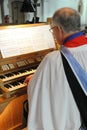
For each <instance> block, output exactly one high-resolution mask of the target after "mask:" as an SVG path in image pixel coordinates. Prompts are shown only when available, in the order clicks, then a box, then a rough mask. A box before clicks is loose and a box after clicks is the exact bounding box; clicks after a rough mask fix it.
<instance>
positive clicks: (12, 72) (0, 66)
mask: <svg viewBox="0 0 87 130" xmlns="http://www.w3.org/2000/svg"><path fill="white" fill-rule="evenodd" d="M52 50H53V49H52V48H51V49H46V50H42V51H38V52H33V53H28V54H23V55H19V56H13V57H10V58H2V59H0V89H1V91H2V93H9V95H10V94H12V93H16V92H17V91H19V90H20V89H22V88H25V90H26V84H24V83H23V82H24V79H25V77H26V76H28V75H31V74H33V73H35V71H36V68H37V66H38V65H39V63H40V62H41V61H42V59H43V57H44V56H45V55H46V54H47V53H49V52H51V51H52ZM23 90H24V89H23ZM20 91H21V90H20Z"/></svg>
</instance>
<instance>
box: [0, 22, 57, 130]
mask: <svg viewBox="0 0 87 130" xmlns="http://www.w3.org/2000/svg"><path fill="white" fill-rule="evenodd" d="M43 26H44V27H45V26H46V24H43V23H42V24H34V25H26V24H25V25H16V26H15V25H13V26H10V27H1V29H0V34H1V35H2V37H3V38H5V36H6V39H5V40H7V41H6V44H5V43H4V42H5V41H3V40H2V38H0V42H1V43H0V44H1V47H0V48H1V50H0V130H21V129H22V125H23V102H24V101H25V100H26V99H27V86H26V84H24V79H25V77H26V76H28V75H31V74H33V73H35V71H36V68H37V67H38V65H39V64H40V62H41V61H42V59H43V57H44V56H45V55H46V54H47V53H49V52H51V51H53V50H54V49H55V46H53V45H51V46H49V47H47V46H46V45H45V46H43V45H42V46H41V45H39V46H40V49H37V50H36V47H37V48H38V46H37V45H36V47H35V49H32V50H31V49H29V50H25V51H24V52H23V48H24V47H25V46H23V45H22V51H21V52H20V53H19V54H18V52H19V50H20V46H18V45H19V44H20V42H30V41H28V36H24V39H23V35H24V34H23V35H21V34H19V35H20V36H19V38H20V39H18V38H17V35H18V34H17V33H18V31H19V30H17V32H16V35H15V34H14V33H13V34H11V32H14V31H15V29H22V30H23V29H24V30H25V31H27V30H28V28H29V29H30V30H33V29H34V28H35V27H40V28H41V27H43ZM47 26H48V25H47ZM31 27H33V28H31ZM40 28H39V29H38V28H37V29H36V30H35V31H36V35H39V32H40ZM46 28H48V27H46ZM9 29H13V30H11V32H9ZM3 30H4V31H5V30H6V32H3ZM33 31H34V30H33ZM35 31H34V33H35ZM41 31H43V34H44V33H45V32H44V29H43V28H42V30H41ZM19 32H21V30H20V31H19ZM37 32H38V33H37ZM4 33H5V35H4ZM22 33H23V32H22ZM24 33H25V32H24ZM8 34H10V37H8ZM3 35H4V36H3ZM11 35H15V36H14V38H15V39H16V40H17V41H18V42H19V43H17V44H16V43H15V42H17V41H16V40H14V39H11V37H12V36H11ZM26 35H33V34H32V31H31V34H29V32H28V34H27V33H26ZM46 35H47V34H46ZM34 37H37V36H35V34H34ZM34 37H33V38H34ZM38 37H39V36H38ZM9 39H10V40H9ZM21 39H22V40H21ZM26 39H27V40H26ZM30 39H32V37H30V38H29V40H30ZM45 39H46V38H45ZM12 40H14V41H12ZM20 40H21V41H20ZM35 40H37V41H35ZM35 40H34V41H33V42H39V40H40V42H41V41H42V40H41V39H39V40H38V39H35ZM11 42H12V44H16V45H15V46H14V45H12V47H13V48H12V47H11V48H10V46H11ZM8 44H9V46H8ZM23 44H24V43H23ZM26 46H28V43H27V44H26ZM29 46H30V47H31V48H32V46H31V43H29ZM3 47H4V48H3ZM14 47H18V48H19V50H18V51H17V50H14ZM27 48H28V47H27ZM9 51H14V52H15V53H12V52H11V53H9ZM28 51H29V52H28ZM17 54H18V55H17Z"/></svg>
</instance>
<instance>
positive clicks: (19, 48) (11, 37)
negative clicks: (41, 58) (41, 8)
mask: <svg viewBox="0 0 87 130" xmlns="http://www.w3.org/2000/svg"><path fill="white" fill-rule="evenodd" d="M49 28H50V25H42V26H34V27H23V28H13V29H12V28H11V29H4V30H0V49H1V53H2V56H3V58H5V57H11V56H16V55H21V54H25V53H29V52H34V51H39V50H44V49H49V48H55V43H54V38H53V36H52V34H51V33H50V32H49Z"/></svg>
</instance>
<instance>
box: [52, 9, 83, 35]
mask: <svg viewBox="0 0 87 130" xmlns="http://www.w3.org/2000/svg"><path fill="white" fill-rule="evenodd" d="M53 24H55V25H56V26H57V25H59V26H61V27H62V29H63V31H65V32H66V33H69V32H71V31H72V32H74V31H80V24H81V23H80V14H79V12H77V11H76V10H74V9H71V8H62V9H60V10H57V11H56V12H55V13H54V15H53Z"/></svg>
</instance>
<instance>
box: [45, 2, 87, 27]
mask: <svg viewBox="0 0 87 130" xmlns="http://www.w3.org/2000/svg"><path fill="white" fill-rule="evenodd" d="M66 6H67V7H71V8H73V9H76V10H78V9H80V14H81V24H82V25H84V24H87V15H86V13H87V0H44V3H43V21H46V19H47V17H52V15H53V13H54V12H55V11H56V10H57V9H59V8H62V7H66Z"/></svg>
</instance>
